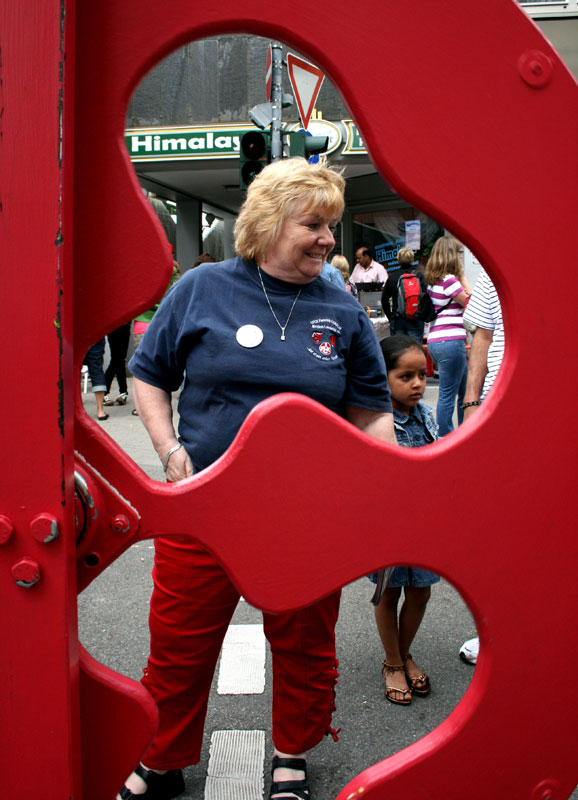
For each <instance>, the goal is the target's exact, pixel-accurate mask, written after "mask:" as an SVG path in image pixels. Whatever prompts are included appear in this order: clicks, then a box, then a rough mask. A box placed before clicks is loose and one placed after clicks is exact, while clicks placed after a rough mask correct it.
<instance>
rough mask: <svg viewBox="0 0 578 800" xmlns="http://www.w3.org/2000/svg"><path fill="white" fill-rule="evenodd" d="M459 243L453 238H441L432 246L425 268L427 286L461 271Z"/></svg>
mask: <svg viewBox="0 0 578 800" xmlns="http://www.w3.org/2000/svg"><path fill="white" fill-rule="evenodd" d="M460 247H461V245H460V243H459V242H458V240H457V239H454V238H453V236H442V237H441V238H440V239H438V240H437V242H436V243H435V244H434V246H433V248H432V251H431V255H430V257H429V259H428V262H427V266H426V268H425V279H426V281H427V282H428V284H429V286H435V284H436V283H438V282H439V281H441V280H443V278H445V276H446V275H457V274H458V272H459V271H460V269H461V264H460Z"/></svg>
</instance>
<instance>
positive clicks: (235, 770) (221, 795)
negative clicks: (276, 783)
mask: <svg viewBox="0 0 578 800" xmlns="http://www.w3.org/2000/svg"><path fill="white" fill-rule="evenodd" d="M264 759H265V731H215V732H214V733H213V735H212V736H211V749H210V753H209V765H208V768H207V776H208V777H207V780H206V783H205V800H263V790H264V783H265V782H264V779H263V762H264Z"/></svg>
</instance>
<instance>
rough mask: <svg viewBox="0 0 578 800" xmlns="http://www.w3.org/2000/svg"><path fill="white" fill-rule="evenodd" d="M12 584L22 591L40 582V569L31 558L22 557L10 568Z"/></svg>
mask: <svg viewBox="0 0 578 800" xmlns="http://www.w3.org/2000/svg"><path fill="white" fill-rule="evenodd" d="M12 577H13V578H14V583H16V584H17V585H18V586H22V588H23V589H30V588H31V587H32V586H34V585H35V584H36V583H38V581H39V580H40V567H39V566H38V564H37V563H36V561H34V560H33V559H31V558H28V557H27V556H24V558H21V559H20V561H17V562H16V564H14V566H13V567H12Z"/></svg>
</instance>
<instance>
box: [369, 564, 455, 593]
mask: <svg viewBox="0 0 578 800" xmlns="http://www.w3.org/2000/svg"><path fill="white" fill-rule="evenodd" d="M367 577H368V578H369V580H370V581H371V582H372V583H377V573H376V572H372V573H371V575H368V576H367ZM440 580H441V579H440V576H439V575H436V574H435V572H429V570H427V569H419V567H394V568H393V570H392V571H391V574H390V576H389V580H388V582H387V588H388V589H399V588H400V587H401V586H415V587H416V588H417V589H422V588H423V587H424V586H432V585H433V584H434V583H439V582H440Z"/></svg>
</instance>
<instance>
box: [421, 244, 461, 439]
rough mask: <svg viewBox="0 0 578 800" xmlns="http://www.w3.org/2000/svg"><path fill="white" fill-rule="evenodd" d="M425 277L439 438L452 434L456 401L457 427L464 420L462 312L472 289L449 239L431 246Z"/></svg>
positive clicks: (459, 256)
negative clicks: (431, 314)
mask: <svg viewBox="0 0 578 800" xmlns="http://www.w3.org/2000/svg"><path fill="white" fill-rule="evenodd" d="M425 277H426V280H427V283H428V293H429V295H430V297H431V299H432V301H433V304H434V308H435V310H436V314H437V316H436V318H435V320H434V321H433V322H432V323H431V325H430V329H429V333H428V337H427V346H428V351H429V353H430V355H431V357H432V360H433V361H434V363H435V365H436V367H437V370H438V373H439V381H440V383H439V397H438V404H437V412H436V417H437V423H438V425H439V429H440V430H439V435H440V437H441V436H445V435H446V433H449V432H450V431H453V429H454V423H453V415H454V409H455V407H456V397H457V399H458V425H460V424H461V423H462V421H463V418H464V412H463V409H462V408H461V405H462V402H463V399H464V394H465V391H466V377H467V374H468V369H467V366H466V330H465V328H464V323H463V318H462V315H463V310H464V306H465V305H466V303H467V302H468V300H469V298H470V295H471V293H472V290H471V288H470V285H469V283H468V281H467V279H466V276H465V274H464V265H463V261H462V248H461V245H460V243H459V242H458V241H457V240H456V239H454V238H452V237H450V236H442V237H441V239H438V240H437V242H436V243H435V244H434V246H433V249H432V251H431V256H430V258H429V261H428V263H427V267H426V271H425Z"/></svg>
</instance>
